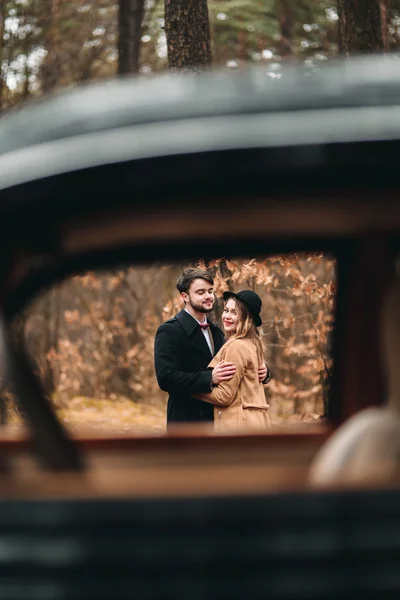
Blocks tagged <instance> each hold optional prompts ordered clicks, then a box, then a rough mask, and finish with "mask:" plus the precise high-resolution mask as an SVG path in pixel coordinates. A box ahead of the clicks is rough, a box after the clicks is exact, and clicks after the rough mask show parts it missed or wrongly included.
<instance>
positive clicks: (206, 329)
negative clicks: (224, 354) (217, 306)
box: [185, 308, 214, 356]
mask: <svg viewBox="0 0 400 600" xmlns="http://www.w3.org/2000/svg"><path fill="white" fill-rule="evenodd" d="M185 311H186V312H187V313H188V315H190V316H191V317H192V318H193V319H194V320H195V321H197V323H198V324H199V325H202V324H203V323H207V317H204V321H203V322H201V321H199V320H198V319H196V317H193V315H192V313H190V312H189V311H188V310H187V309H186V308H185ZM201 331H202V333H203V335H204V337H205V338H206V342H207V346H208V347H209V349H210V352H211V356H214V348H213V343H212V342H211V331H210V327H204V328H203V327H202V328H201Z"/></svg>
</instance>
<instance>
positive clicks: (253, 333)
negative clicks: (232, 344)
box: [224, 298, 265, 363]
mask: <svg viewBox="0 0 400 600" xmlns="http://www.w3.org/2000/svg"><path fill="white" fill-rule="evenodd" d="M229 300H234V301H235V302H236V305H235V307H236V312H237V313H238V315H239V323H238V325H237V328H236V331H235V332H234V333H232V334H230V335H229V341H230V340H235V339H236V340H239V339H250V340H253V342H254V343H255V345H256V348H257V354H258V358H259V360H260V363H262V362H264V354H265V348H264V345H263V343H262V341H261V336H260V332H259V330H258V327H256V324H255V322H254V319H253V317H252V315H251V313H250V311H249V309H248V308H247V306H246V304H245V303H244V302H242V301H241V300H240V299H239V298H228V300H227V301H226V302H225V304H224V306H226V304H227V302H228V301H229Z"/></svg>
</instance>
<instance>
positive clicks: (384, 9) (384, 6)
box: [379, 0, 391, 52]
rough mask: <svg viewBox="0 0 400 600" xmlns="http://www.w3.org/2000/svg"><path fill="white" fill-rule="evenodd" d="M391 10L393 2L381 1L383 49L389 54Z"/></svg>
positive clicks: (388, 0) (389, 0)
mask: <svg viewBox="0 0 400 600" xmlns="http://www.w3.org/2000/svg"><path fill="white" fill-rule="evenodd" d="M390 9H391V0H380V2H379V10H380V15H381V26H382V40H383V49H384V51H385V52H389V50H390V40H389V13H390Z"/></svg>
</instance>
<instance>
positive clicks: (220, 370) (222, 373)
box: [211, 360, 267, 385]
mask: <svg viewBox="0 0 400 600" xmlns="http://www.w3.org/2000/svg"><path fill="white" fill-rule="evenodd" d="M235 373H236V367H235V365H234V364H233V363H231V362H226V361H224V360H222V361H221V362H220V363H218V364H217V366H216V367H214V369H213V372H212V379H211V381H212V384H213V385H218V384H219V383H221V381H229V380H230V379H232V377H233V376H234V374H235ZM266 375H267V370H266V369H265V376H266Z"/></svg>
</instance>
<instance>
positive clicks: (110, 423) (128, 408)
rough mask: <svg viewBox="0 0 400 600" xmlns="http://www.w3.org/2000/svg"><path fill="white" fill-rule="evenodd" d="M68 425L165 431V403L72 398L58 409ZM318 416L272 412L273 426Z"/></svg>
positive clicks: (313, 418)
mask: <svg viewBox="0 0 400 600" xmlns="http://www.w3.org/2000/svg"><path fill="white" fill-rule="evenodd" d="M57 413H58V415H59V417H60V418H61V420H62V421H63V423H65V424H66V425H67V426H71V427H72V428H75V427H85V428H87V427H90V428H91V429H92V428H93V429H96V430H99V431H104V430H107V429H108V430H113V431H120V432H124V433H135V432H138V433H141V432H144V433H145V432H154V433H162V432H163V431H165V422H166V406H163V405H160V404H159V403H154V404H147V403H146V404H144V403H137V402H132V401H131V400H129V399H127V398H120V399H117V400H103V399H95V398H82V397H80V398H75V399H73V400H71V401H70V403H69V404H68V407H65V408H63V409H59V410H58V411H57ZM318 420H319V415H316V414H304V415H286V416H285V417H279V416H277V415H276V414H274V413H273V412H271V421H272V424H273V425H279V426H282V425H284V426H286V425H287V426H291V425H299V424H301V423H306V424H310V423H316V421H318Z"/></svg>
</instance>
